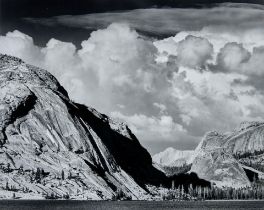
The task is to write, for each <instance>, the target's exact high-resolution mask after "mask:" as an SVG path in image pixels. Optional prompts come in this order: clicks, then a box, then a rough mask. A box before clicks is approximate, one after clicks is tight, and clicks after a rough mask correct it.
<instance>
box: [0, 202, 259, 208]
mask: <svg viewBox="0 0 264 210" xmlns="http://www.w3.org/2000/svg"><path fill="white" fill-rule="evenodd" d="M0 209H1V210H40V209H47V210H53V209H56V210H70V209H74V210H82V209H92V210H99V209H106V210H123V209H124V210H126V209H134V210H141V209H143V210H144V209H152V210H155V209H161V210H166V209H232V210H236V209H264V201H196V202H184V201H181V202H166V201H164V202H155V201H151V202H147V201H121V202H113V201H74V200H72V201H63V200H48V201H47V200H32V201H28V200H2V201H0Z"/></svg>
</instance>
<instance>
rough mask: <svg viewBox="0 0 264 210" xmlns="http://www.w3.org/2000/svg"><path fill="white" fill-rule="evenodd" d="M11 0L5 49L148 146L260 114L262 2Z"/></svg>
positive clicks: (195, 137)
mask: <svg viewBox="0 0 264 210" xmlns="http://www.w3.org/2000/svg"><path fill="white" fill-rule="evenodd" d="M8 2H9V3H8ZM8 2H7V1H5V0H0V3H1V12H2V13H1V16H0V17H1V19H0V22H1V25H0V29H1V30H0V34H1V36H0V53H5V54H10V55H14V56H17V57H20V58H22V59H23V60H25V61H26V62H28V63H31V64H34V65H36V66H40V67H42V68H45V69H47V70H48V71H50V72H51V73H52V74H54V75H55V76H56V77H57V79H58V80H59V81H60V82H61V84H62V85H63V86H64V87H65V88H66V90H67V91H68V92H69V95H70V97H71V98H72V99H73V100H74V101H76V102H79V103H83V104H86V105H88V106H92V107H94V108H96V109H97V110H99V111H101V112H103V113H106V114H107V115H109V116H111V117H113V118H115V119H118V120H121V121H124V122H126V123H127V124H128V125H129V127H130V128H131V129H132V131H133V132H134V133H135V134H136V136H137V137H138V139H139V140H140V142H141V143H142V144H143V145H144V146H145V147H146V148H147V149H148V150H149V151H150V152H151V154H154V153H156V152H159V151H162V150H164V149H165V148H167V147H174V148H176V149H194V148H195V147H196V146H197V144H198V143H199V141H200V140H201V139H202V137H203V136H204V134H205V133H206V132H208V131H212V130H216V131H219V132H226V131H230V130H232V129H234V128H235V127H237V126H238V125H239V124H240V123H241V122H243V121H261V120H263V117H264V115H263V114H264V106H263V105H262V104H263V102H264V89H263V88H264V83H263V79H264V65H263V64H264V25H263V23H264V10H263V9H264V6H263V1H255V2H254V3H255V4H248V3H247V2H246V1H240V2H244V3H239V4H238V3H236V4H234V3H223V1H215V2H214V3H221V4H212V1H210V2H211V3H210V4H208V2H206V1H187V2H188V3H184V2H186V1H176V0H175V1H172V0H171V1H158V0H156V1H154V0H153V1H151V0H148V1H140V2H141V3H138V2H139V1H135V0H134V1H133V0H126V1H124V2H123V1H110V0H108V1H107V0H105V1H81V0H78V1H74V2H75V4H73V3H72V1H66V0H65V1H63V2H62V1H45V3H44V1H41V3H39V4H37V3H35V4H33V3H32V2H33V1H30V0H20V1H14V0H9V1H8ZM18 2H19V3H18ZM21 2H23V4H21ZM35 2H37V1H35ZM87 2H88V3H87ZM164 2H165V3H164ZM251 2H252V1H251ZM61 3H64V4H63V5H64V7H62V8H61V6H58V5H61ZM201 3H204V4H201ZM257 3H258V4H257ZM53 4H54V5H53ZM18 8H20V9H21V10H18ZM14 9H16V12H14V11H13V10H14Z"/></svg>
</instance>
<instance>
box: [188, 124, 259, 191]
mask: <svg viewBox="0 0 264 210" xmlns="http://www.w3.org/2000/svg"><path fill="white" fill-rule="evenodd" d="M220 151H221V152H220ZM263 160H264V123H263V122H244V123H241V125H240V126H239V127H238V128H236V129H235V130H234V131H232V132H229V133H225V134H220V133H218V132H215V131H214V132H209V133H207V134H206V135H205V137H204V138H203V140H202V141H201V142H200V144H199V145H198V147H197V148H196V150H195V152H194V155H193V164H192V168H191V171H193V172H196V173H197V174H198V176H199V177H201V178H204V179H206V180H210V181H213V182H215V183H216V184H218V185H220V186H233V187H236V188H238V187H246V186H250V181H249V180H250V177H248V176H247V175H246V173H245V170H244V169H245V168H246V170H247V171H251V173H253V174H255V175H254V176H256V177H257V178H261V177H262V174H263V172H264V162H263Z"/></svg>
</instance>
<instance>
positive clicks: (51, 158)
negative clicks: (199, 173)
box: [0, 55, 166, 199]
mask: <svg viewBox="0 0 264 210" xmlns="http://www.w3.org/2000/svg"><path fill="white" fill-rule="evenodd" d="M0 86H1V88H0V188H1V189H2V190H1V192H2V193H1V192H0V197H9V196H10V195H11V194H13V192H14V191H16V194H17V195H18V196H21V197H23V198H27V197H28V198H33V197H37V198H40V197H47V196H50V195H51V194H52V195H53V196H59V197H63V196H70V197H73V198H80V199H87V198H88V199H109V198H111V197H112V196H113V195H114V194H115V193H116V192H117V191H120V190H122V191H123V192H124V193H125V194H126V195H127V196H131V197H132V198H133V199H139V198H140V199H142V198H149V197H150V195H149V194H148V192H147V191H146V188H145V185H146V184H158V183H159V182H160V180H165V179H166V177H165V175H164V174H163V173H161V172H160V171H158V170H156V169H155V168H154V167H153V166H152V160H151V156H150V155H149V153H148V152H147V151H146V150H145V149H144V148H143V147H142V146H141V145H140V143H139V141H138V140H137V138H136V137H135V136H134V135H133V133H132V132H131V131H130V129H129V128H128V127H127V126H126V125H125V124H123V123H119V122H115V121H114V120H112V119H110V118H109V117H107V116H106V115H103V114H101V113H99V112H97V111H96V110H95V109H93V108H89V107H86V106H84V105H80V104H76V103H74V102H72V101H71V100H70V99H69V97H68V95H67V92H66V91H65V90H64V88H63V87H62V86H61V85H60V84H59V83H58V81H57V80H56V79H55V78H54V77H53V76H52V75H51V74H50V73H48V72H47V71H45V70H42V69H39V68H37V67H34V66H30V65H27V64H25V63H24V62H23V61H21V60H20V59H17V58H14V57H10V56H6V55H0ZM11 189H12V190H11ZM3 192H4V193H3Z"/></svg>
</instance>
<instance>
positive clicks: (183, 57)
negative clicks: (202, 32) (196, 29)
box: [177, 35, 213, 68]
mask: <svg viewBox="0 0 264 210" xmlns="http://www.w3.org/2000/svg"><path fill="white" fill-rule="evenodd" d="M212 54H213V45H212V44H211V43H210V42H209V41H208V40H207V39H204V38H201V37H195V36H191V35H189V36H187V37H186V38H185V39H184V40H182V41H180V42H179V44H178V49H177V60H178V63H179V64H180V65H183V66H187V67H190V68H203V67H204V66H205V64H206V62H207V61H208V60H210V59H211V58H212Z"/></svg>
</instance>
